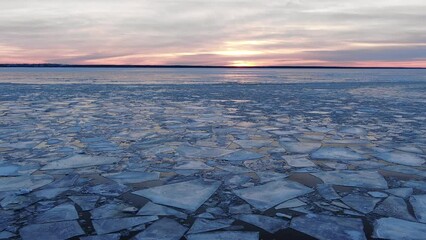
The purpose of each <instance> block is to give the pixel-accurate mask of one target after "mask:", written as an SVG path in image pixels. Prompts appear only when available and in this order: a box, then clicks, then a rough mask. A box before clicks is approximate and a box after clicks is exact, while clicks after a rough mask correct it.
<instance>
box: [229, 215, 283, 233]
mask: <svg viewBox="0 0 426 240" xmlns="http://www.w3.org/2000/svg"><path fill="white" fill-rule="evenodd" d="M235 218H236V219H238V220H241V221H244V222H246V223H249V224H252V225H255V226H257V227H259V228H262V229H263V230H265V231H267V232H269V233H276V232H278V231H279V230H282V229H285V228H287V227H288V225H289V222H288V221H286V220H283V219H279V218H273V217H268V216H263V215H257V214H242V215H238V216H236V217H235Z"/></svg>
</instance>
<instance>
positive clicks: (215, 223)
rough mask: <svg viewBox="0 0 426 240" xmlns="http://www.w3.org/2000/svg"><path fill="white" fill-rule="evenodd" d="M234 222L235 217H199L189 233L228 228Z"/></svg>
mask: <svg viewBox="0 0 426 240" xmlns="http://www.w3.org/2000/svg"><path fill="white" fill-rule="evenodd" d="M233 222H234V220H233V219H215V220H208V219H204V218H197V219H196V220H195V221H194V223H193V224H192V226H191V228H190V229H189V231H188V234H191V233H202V232H209V231H213V230H218V229H223V228H227V227H229V226H231V225H232V223H233Z"/></svg>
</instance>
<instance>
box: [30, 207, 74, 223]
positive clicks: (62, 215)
mask: <svg viewBox="0 0 426 240" xmlns="http://www.w3.org/2000/svg"><path fill="white" fill-rule="evenodd" d="M75 219H78V213H77V211H76V210H75V207H74V205H71V204H67V203H66V204H62V205H59V206H56V207H54V208H52V209H49V210H47V211H46V212H44V213H42V214H40V215H39V216H37V217H36V222H37V223H47V222H60V221H67V220H75Z"/></svg>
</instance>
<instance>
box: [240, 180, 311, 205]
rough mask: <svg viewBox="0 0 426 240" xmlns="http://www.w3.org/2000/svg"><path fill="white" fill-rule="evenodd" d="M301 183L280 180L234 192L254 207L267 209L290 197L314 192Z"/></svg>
mask: <svg viewBox="0 0 426 240" xmlns="http://www.w3.org/2000/svg"><path fill="white" fill-rule="evenodd" d="M312 191H313V190H312V189H311V188H308V187H306V186H304V185H302V184H300V183H296V182H293V181H289V180H278V181H274V182H269V183H266V184H263V185H258V186H254V187H249V188H243V189H238V190H234V193H235V194H236V195H237V196H239V197H240V198H242V199H244V200H245V201H246V202H248V203H249V204H250V205H252V206H253V207H255V208H257V209H259V210H261V211H265V210H268V209H269V208H272V207H274V206H276V205H278V204H280V203H282V202H285V201H287V200H289V199H292V198H295V197H298V196H301V195H305V194H307V193H310V192H312Z"/></svg>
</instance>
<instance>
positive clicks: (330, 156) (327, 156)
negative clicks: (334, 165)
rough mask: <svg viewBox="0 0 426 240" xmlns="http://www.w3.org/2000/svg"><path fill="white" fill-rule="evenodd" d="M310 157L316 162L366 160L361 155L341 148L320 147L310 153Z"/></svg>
mask: <svg viewBox="0 0 426 240" xmlns="http://www.w3.org/2000/svg"><path fill="white" fill-rule="evenodd" d="M311 157H312V158H313V159H316V160H337V161H359V160H364V159H366V158H365V157H364V156H362V155H361V154H359V153H357V152H355V151H352V150H350V149H349V148H341V147H322V148H320V149H318V150H317V151H315V152H313V153H311Z"/></svg>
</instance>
